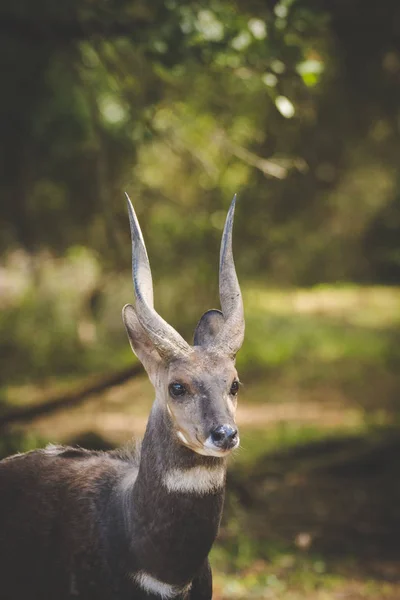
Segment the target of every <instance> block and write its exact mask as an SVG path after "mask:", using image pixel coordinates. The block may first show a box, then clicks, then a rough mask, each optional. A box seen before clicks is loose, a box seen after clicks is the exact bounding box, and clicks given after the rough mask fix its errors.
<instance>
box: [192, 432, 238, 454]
mask: <svg viewBox="0 0 400 600" xmlns="http://www.w3.org/2000/svg"><path fill="white" fill-rule="evenodd" d="M239 443H240V439H239V437H238V438H237V440H236V444H235V445H234V446H233V448H229V449H228V450H223V449H222V448H218V446H216V445H215V444H214V443H213V441H212V439H211V436H210V437H208V438H207V439H206V441H205V442H204V445H203V448H202V451H199V454H204V455H205V456H227V455H228V454H229V453H230V452H232V450H235V448H237V447H238V446H239Z"/></svg>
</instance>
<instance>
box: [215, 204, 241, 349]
mask: <svg viewBox="0 0 400 600" xmlns="http://www.w3.org/2000/svg"><path fill="white" fill-rule="evenodd" d="M235 204H236V194H235V196H234V197H233V200H232V202H231V205H230V207H229V211H228V214H227V217H226V221H225V227H224V231H223V234H222V241H221V252H220V260H219V297H220V302H221V309H222V314H223V316H224V320H225V324H224V326H223V327H222V329H221V331H220V332H219V333H218V335H217V336H216V338H215V340H214V346H216V347H218V349H219V350H221V351H223V352H225V353H227V354H229V355H231V356H235V354H236V353H237V351H238V350H239V348H240V347H241V345H242V343H243V339H244V313H243V301H242V294H241V291H240V286H239V281H238V278H237V275H236V269H235V263H234V261H233V253H232V228H233V218H234V214H235Z"/></svg>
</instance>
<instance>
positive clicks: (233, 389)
mask: <svg viewBox="0 0 400 600" xmlns="http://www.w3.org/2000/svg"><path fill="white" fill-rule="evenodd" d="M238 391H239V382H238V381H237V380H236V379H235V381H234V382H233V383H232V385H231V390H230V392H231V394H232V396H236V394H237V393H238Z"/></svg>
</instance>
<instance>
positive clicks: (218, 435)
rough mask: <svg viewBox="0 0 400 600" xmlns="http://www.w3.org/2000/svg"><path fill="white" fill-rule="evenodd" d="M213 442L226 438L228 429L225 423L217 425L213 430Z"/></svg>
mask: <svg viewBox="0 0 400 600" xmlns="http://www.w3.org/2000/svg"><path fill="white" fill-rule="evenodd" d="M211 437H212V439H213V442H222V441H223V440H224V439H225V438H226V431H225V427H224V426H223V425H220V426H219V427H216V428H215V429H213V430H212V432H211Z"/></svg>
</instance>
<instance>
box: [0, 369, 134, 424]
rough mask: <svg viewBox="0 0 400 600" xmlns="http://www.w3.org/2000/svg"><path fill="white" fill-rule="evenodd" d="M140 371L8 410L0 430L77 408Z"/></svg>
mask: <svg viewBox="0 0 400 600" xmlns="http://www.w3.org/2000/svg"><path fill="white" fill-rule="evenodd" d="M142 370H143V368H142V365H140V364H137V365H134V366H133V367H129V368H126V369H122V370H121V371H117V372H116V373H115V372H114V373H111V374H109V375H105V376H104V377H101V378H97V379H96V381H94V382H91V383H89V384H86V385H84V386H82V387H80V388H78V389H77V390H74V391H73V392H68V393H66V394H61V395H59V396H56V397H53V398H47V400H44V401H43V402H40V403H38V404H33V405H31V406H22V407H19V408H14V409H12V410H9V411H8V412H6V413H5V414H4V415H0V429H3V428H5V427H8V426H9V425H11V424H14V423H24V422H26V421H32V420H33V419H37V418H38V417H41V416H43V415H48V414H49V413H53V412H55V411H57V410H61V409H63V408H70V407H71V406H77V405H78V404H80V403H81V402H83V401H85V400H86V399H87V398H89V396H92V395H93V394H99V393H100V392H103V391H104V390H107V389H108V388H111V387H114V386H116V385H121V384H122V383H125V382H126V381H128V380H129V379H132V378H133V377H137V376H138V375H139V374H140V373H142Z"/></svg>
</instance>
